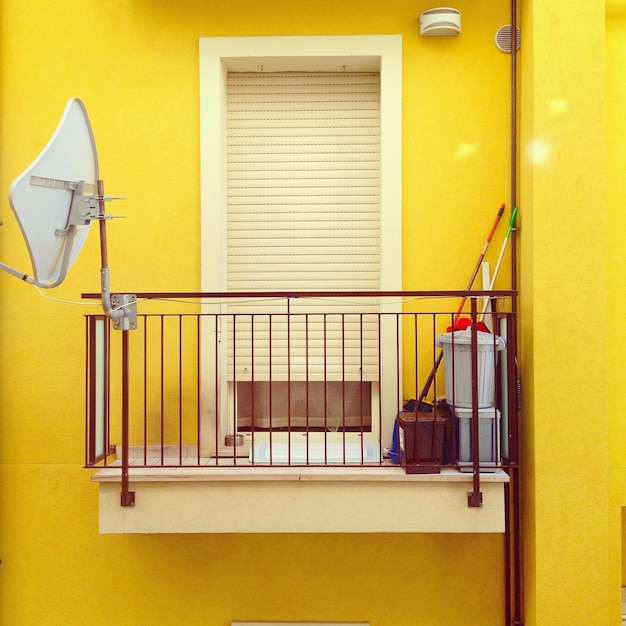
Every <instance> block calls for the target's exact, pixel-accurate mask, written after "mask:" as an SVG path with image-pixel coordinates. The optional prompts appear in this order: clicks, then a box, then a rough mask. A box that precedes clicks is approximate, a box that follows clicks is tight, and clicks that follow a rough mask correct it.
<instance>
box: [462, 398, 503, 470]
mask: <svg viewBox="0 0 626 626" xmlns="http://www.w3.org/2000/svg"><path fill="white" fill-rule="evenodd" d="M454 413H455V415H456V429H457V431H456V444H457V461H458V464H459V466H460V469H461V471H462V472H465V471H472V469H473V463H474V450H475V449H476V445H475V444H474V442H473V440H472V436H473V432H472V419H473V416H472V413H473V411H472V409H458V408H457V409H455V410H454ZM500 434H501V433H500V411H498V409H496V408H493V407H490V408H488V409H479V410H478V458H479V459H480V465H481V468H480V471H481V472H493V471H495V469H496V468H497V466H498V465H499V463H500Z"/></svg>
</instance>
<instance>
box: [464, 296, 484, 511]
mask: <svg viewBox="0 0 626 626" xmlns="http://www.w3.org/2000/svg"><path fill="white" fill-rule="evenodd" d="M471 303H472V330H471V335H472V343H471V346H472V350H471V359H472V433H471V442H472V445H471V446H470V450H471V451H472V455H473V463H472V465H473V467H472V471H473V491H471V492H470V493H468V494H467V506H469V507H481V506H482V505H483V494H482V493H481V491H480V443H479V440H480V425H479V423H478V419H479V418H478V335H477V329H476V320H477V313H478V311H477V305H476V298H472V299H471Z"/></svg>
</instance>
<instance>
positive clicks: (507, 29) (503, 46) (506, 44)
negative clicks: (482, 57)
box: [495, 24, 522, 54]
mask: <svg viewBox="0 0 626 626" xmlns="http://www.w3.org/2000/svg"><path fill="white" fill-rule="evenodd" d="M512 31H513V27H512V26H511V24H505V25H504V26H500V28H498V30H497V32H496V37H495V39H496V48H498V50H500V52H504V53H506V54H511V51H512V50H513V34H512ZM521 39H522V33H521V31H520V29H519V26H516V27H515V49H516V50H519V47H520V43H521Z"/></svg>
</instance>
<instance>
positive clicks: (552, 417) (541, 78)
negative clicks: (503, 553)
mask: <svg viewBox="0 0 626 626" xmlns="http://www.w3.org/2000/svg"><path fill="white" fill-rule="evenodd" d="M604 9H605V7H604V2H603V1H591V0H590V1H588V2H585V3H580V4H577V5H576V9H575V10H572V5H571V3H569V2H564V1H552V0H548V1H546V0H532V1H531V2H528V3H525V4H524V7H523V14H522V22H523V24H524V31H523V32H524V37H525V39H524V47H523V53H522V64H523V66H522V83H523V93H522V99H521V107H522V115H521V138H522V142H521V146H520V164H521V174H520V177H521V194H520V197H521V204H522V207H523V218H522V238H521V239H522V246H521V248H522V249H521V256H520V258H521V279H522V280H521V302H522V307H521V328H522V335H523V340H522V355H521V357H522V384H523V398H524V408H523V424H524V426H523V432H524V444H523V450H524V453H523V460H524V466H525V471H524V506H525V515H524V521H525V539H526V540H525V556H526V571H527V576H526V593H527V597H526V611H527V624H549V623H558V624H561V623H567V624H572V623H576V624H583V623H594V624H595V623H597V624H601V623H604V624H608V623H611V624H613V623H615V624H617V623H618V621H617V620H618V619H619V579H618V578H619V577H618V576H616V571H615V566H614V561H613V558H612V557H611V555H610V552H611V551H612V550H613V549H614V546H615V544H614V543H613V544H612V545H611V543H610V541H612V539H611V538H614V537H615V534H616V533H615V527H616V523H617V524H619V521H618V519H619V518H617V519H616V517H615V509H613V508H610V507H609V498H608V496H609V483H608V445H609V439H608V419H607V416H608V414H609V398H608V392H607V380H608V373H607V372H608V369H607V360H608V358H609V355H610V353H609V348H608V341H607V340H608V335H607V330H606V329H607V281H608V279H609V270H608V267H607V261H606V241H607V208H606V207H607V153H606V97H605V93H606V82H605V81H606V75H605V11H604ZM612 228H613V226H612V225H611V229H612ZM583 570H584V573H582V572H583ZM557 598H560V599H558V600H557ZM565 598H571V601H566V600H565Z"/></svg>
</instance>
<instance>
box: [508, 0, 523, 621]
mask: <svg viewBox="0 0 626 626" xmlns="http://www.w3.org/2000/svg"><path fill="white" fill-rule="evenodd" d="M517 149H518V148H517V0H511V210H513V209H514V208H515V207H516V206H518V197H517V183H518V180H517V174H518V159H517ZM517 287H518V281H517V233H516V229H513V231H512V232H511V289H512V290H513V291H517ZM511 306H512V311H513V314H514V318H513V324H512V325H511V328H512V331H513V337H512V338H511V339H512V340H513V345H514V346H515V358H516V363H517V323H518V319H517V307H518V298H517V295H513V298H512V303H511ZM518 379H519V373H518V375H517V376H516V381H515V389H516V390H517V380H518ZM515 404H516V407H517V409H518V410H516V411H515V413H514V419H515V420H516V426H515V433H516V437H515V442H514V445H515V450H514V451H513V461H514V463H513V466H512V468H511V475H512V478H513V480H512V484H511V485H510V489H511V491H512V493H510V494H509V502H510V501H511V500H512V506H511V507H510V509H511V510H510V519H509V525H512V529H511V528H509V532H511V531H512V537H510V542H509V544H508V545H509V550H510V553H509V554H510V555H511V558H512V560H513V562H512V572H511V577H512V581H510V582H511V583H512V589H510V595H512V607H510V608H511V613H512V614H511V616H510V617H511V624H513V625H514V626H522V625H523V624H524V618H523V606H522V591H523V589H522V583H523V567H522V528H521V523H522V512H521V503H522V496H521V485H520V468H519V398H518V397H516V402H515ZM509 456H510V451H509ZM511 540H512V543H511ZM510 595H509V598H510ZM509 601H510V600H509ZM507 612H508V611H507Z"/></svg>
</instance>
